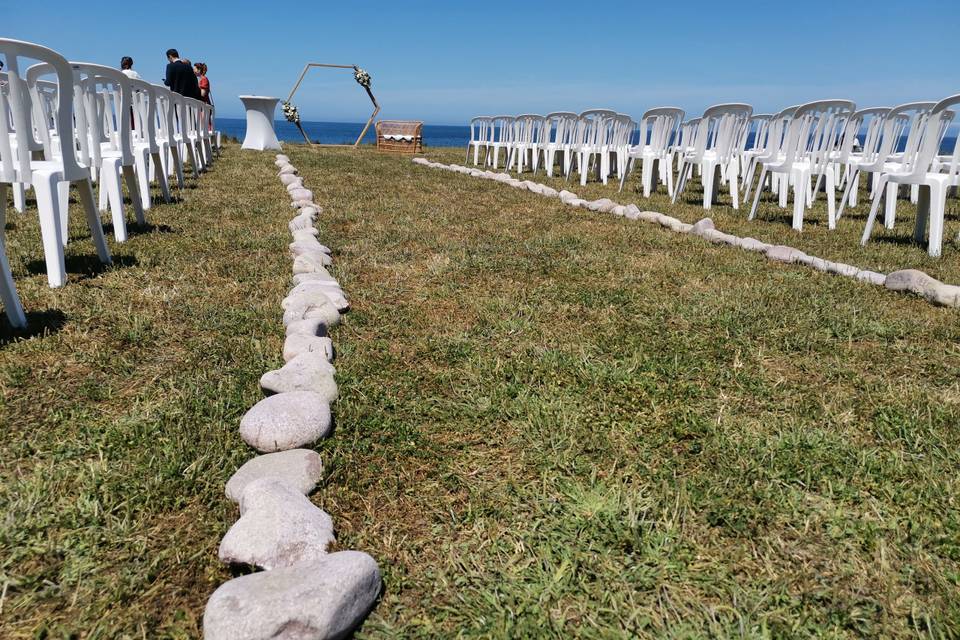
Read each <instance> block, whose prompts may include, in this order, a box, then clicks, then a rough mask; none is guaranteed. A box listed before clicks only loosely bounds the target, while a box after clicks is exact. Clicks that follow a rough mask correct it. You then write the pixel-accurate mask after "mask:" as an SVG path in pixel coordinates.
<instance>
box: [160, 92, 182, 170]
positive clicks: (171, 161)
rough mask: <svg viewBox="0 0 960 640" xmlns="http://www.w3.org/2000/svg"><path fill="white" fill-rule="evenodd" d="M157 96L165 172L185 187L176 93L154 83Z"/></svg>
mask: <svg viewBox="0 0 960 640" xmlns="http://www.w3.org/2000/svg"><path fill="white" fill-rule="evenodd" d="M153 87H154V88H155V89H156V93H155V94H154V95H155V96H156V98H157V146H159V147H160V159H161V161H162V167H163V173H164V175H165V176H167V177H176V179H177V186H178V187H179V188H180V189H183V187H184V180H183V156H182V155H180V144H179V142H178V141H177V134H176V131H177V121H178V116H177V101H176V99H175V98H174V93H173V92H172V91H170V90H169V89H167V88H166V87H164V86H161V85H157V84H155V85H153Z"/></svg>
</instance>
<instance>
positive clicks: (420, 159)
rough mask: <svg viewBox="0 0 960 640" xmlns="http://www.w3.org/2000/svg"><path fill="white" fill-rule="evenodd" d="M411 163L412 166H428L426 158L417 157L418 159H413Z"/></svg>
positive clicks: (428, 162)
mask: <svg viewBox="0 0 960 640" xmlns="http://www.w3.org/2000/svg"><path fill="white" fill-rule="evenodd" d="M413 163H414V164H430V161H429V160H427V159H426V158H419V157H418V158H413Z"/></svg>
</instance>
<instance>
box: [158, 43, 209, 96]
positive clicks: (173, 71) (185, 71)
mask: <svg viewBox="0 0 960 640" xmlns="http://www.w3.org/2000/svg"><path fill="white" fill-rule="evenodd" d="M163 84H165V85H167V86H168V87H170V90H171V91H173V92H175V93H179V94H180V95H182V96H186V97H188V98H194V99H196V100H199V99H200V85H199V84H198V83H197V76H195V75H194V74H193V69H191V68H190V65H188V64H187V63H186V62H184V61H183V60H181V59H180V54H179V53H177V50H176V49H167V77H166V78H164V80H163Z"/></svg>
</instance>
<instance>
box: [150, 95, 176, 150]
mask: <svg viewBox="0 0 960 640" xmlns="http://www.w3.org/2000/svg"><path fill="white" fill-rule="evenodd" d="M153 88H154V94H153V95H154V97H156V99H157V109H156V111H157V129H156V131H157V136H156V137H157V142H158V143H159V142H161V141H163V142H166V143H167V144H172V143H173V138H172V137H171V136H172V135H173V131H174V128H175V126H176V125H175V124H174V114H175V113H176V108H177V107H176V104H175V102H174V99H173V92H172V91H170V90H169V89H167V88H166V87H163V86H160V85H158V84H155V85H153Z"/></svg>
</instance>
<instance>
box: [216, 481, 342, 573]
mask: <svg viewBox="0 0 960 640" xmlns="http://www.w3.org/2000/svg"><path fill="white" fill-rule="evenodd" d="M240 512H241V513H242V514H243V515H241V516H240V519H239V520H237V521H236V522H235V523H234V524H233V526H232V527H230V529H229V531H227V533H226V535H224V536H223V540H222V541H221V542H220V549H219V551H218V553H217V556H218V557H219V558H220V561H221V562H225V563H227V564H243V565H249V566H251V567H259V568H261V569H266V570H267V571H270V570H273V569H279V568H282V567H292V566H294V565H296V564H301V563H304V562H314V561H316V560H319V559H321V558H323V557H324V556H326V555H327V547H328V546H329V545H330V543H331V542H336V538H334V536H333V520H332V519H331V518H330V516H329V515H328V514H327V513H326V512H325V511H323V509H319V508H318V507H316V506H315V505H314V504H313V503H312V502H310V499H309V498H307V497H306V496H304V495H303V493H301V492H300V491H298V490H297V489H296V488H294V487H291V486H290V485H288V484H287V483H285V482H283V481H280V480H274V479H271V478H264V479H261V480H254V481H253V482H251V483H250V484H248V485H247V487H246V488H245V489H244V491H243V495H242V496H241V498H240Z"/></svg>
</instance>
